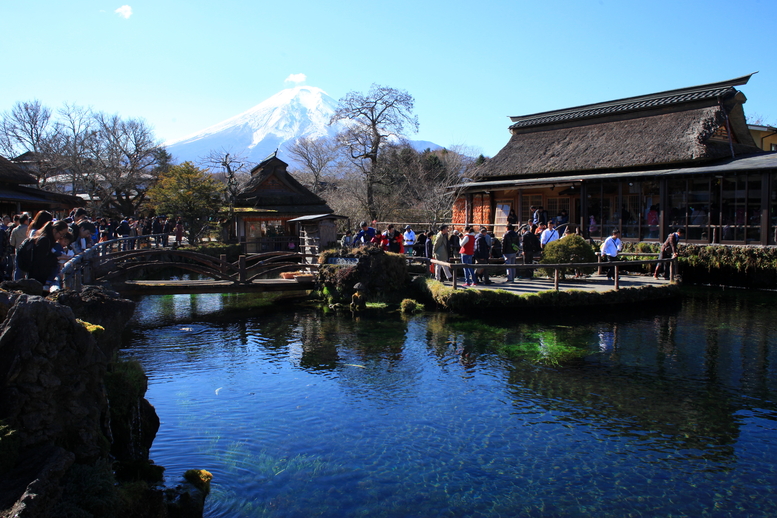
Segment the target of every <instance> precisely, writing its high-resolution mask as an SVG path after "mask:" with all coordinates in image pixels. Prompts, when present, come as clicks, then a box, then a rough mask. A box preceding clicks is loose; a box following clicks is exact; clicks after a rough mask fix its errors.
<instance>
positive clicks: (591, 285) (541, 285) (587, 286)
mask: <svg viewBox="0 0 777 518" xmlns="http://www.w3.org/2000/svg"><path fill="white" fill-rule="evenodd" d="M458 281H459V282H457V288H456V289H460V290H463V289H468V290H505V291H509V292H511V293H515V294H518V295H523V294H527V293H539V292H541V291H553V290H555V289H556V288H555V281H554V279H550V278H547V277H539V276H538V277H535V278H533V279H516V280H515V281H513V282H506V279H505V277H494V278H493V279H492V284H478V285H477V286H473V287H468V288H465V287H464V286H463V285H462V280H461V278H459V279H458ZM443 284H445V285H446V286H452V285H453V282H452V281H446V282H444V283H443ZM669 284H671V282H670V281H667V280H664V278H663V277H660V278H659V279H654V278H653V276H652V275H636V274H621V276H620V279H619V280H618V285H619V286H618V287H619V289H621V290H623V289H629V288H642V287H644V286H653V287H664V286H668V285H669ZM558 290H559V291H570V290H577V291H590V292H605V291H615V290H616V288H615V281H614V280H611V281H610V280H607V275H606V274H593V275H591V276H589V277H583V278H580V279H574V278H569V279H563V280H561V279H560V280H559V281H558Z"/></svg>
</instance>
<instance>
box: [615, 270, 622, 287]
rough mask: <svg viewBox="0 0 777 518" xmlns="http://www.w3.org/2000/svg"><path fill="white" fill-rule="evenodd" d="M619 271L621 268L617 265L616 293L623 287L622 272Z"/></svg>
mask: <svg viewBox="0 0 777 518" xmlns="http://www.w3.org/2000/svg"><path fill="white" fill-rule="evenodd" d="M619 269H620V266H618V265H617V264H616V265H615V291H618V290H619V289H620V287H621V285H620V282H621V276H620V271H619Z"/></svg>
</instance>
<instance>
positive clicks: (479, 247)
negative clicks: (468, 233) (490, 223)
mask: <svg viewBox="0 0 777 518" xmlns="http://www.w3.org/2000/svg"><path fill="white" fill-rule="evenodd" d="M490 253H491V251H490V250H489V249H488V243H487V242H486V238H485V237H484V236H483V234H478V235H477V236H475V253H474V256H475V258H476V259H488V257H489V255H490Z"/></svg>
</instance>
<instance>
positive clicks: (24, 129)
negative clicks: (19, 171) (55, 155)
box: [0, 100, 53, 187]
mask: <svg viewBox="0 0 777 518" xmlns="http://www.w3.org/2000/svg"><path fill="white" fill-rule="evenodd" d="M50 122H51V109H49V108H47V107H46V106H43V105H42V104H41V102H40V101H38V100H34V101H29V102H18V103H16V104H15V105H14V107H13V108H12V109H11V110H10V111H8V112H5V113H3V115H2V119H0V151H2V153H3V154H4V155H6V156H8V158H14V157H16V156H18V155H21V154H23V153H25V152H27V151H31V152H32V153H33V157H32V158H33V160H32V163H30V164H29V165H31V167H30V168H29V172H30V173H31V174H34V175H35V176H37V178H38V184H39V185H40V186H41V187H43V186H45V184H46V179H47V178H48V176H49V175H50V174H52V167H51V165H50V162H49V160H48V157H47V156H46V155H47V151H48V148H49V144H50V141H51V138H52V133H53V129H52V125H51V124H50Z"/></svg>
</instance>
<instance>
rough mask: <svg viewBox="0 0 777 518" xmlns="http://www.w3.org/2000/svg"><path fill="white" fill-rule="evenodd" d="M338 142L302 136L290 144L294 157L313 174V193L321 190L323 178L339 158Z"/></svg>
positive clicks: (306, 170)
mask: <svg viewBox="0 0 777 518" xmlns="http://www.w3.org/2000/svg"><path fill="white" fill-rule="evenodd" d="M338 151H339V150H338V146H337V142H336V141H333V140H332V139H329V138H326V137H321V138H309V137H302V138H299V139H297V140H296V141H294V143H293V144H292V145H291V146H289V148H288V152H289V154H290V155H291V156H292V158H294V159H296V160H297V162H299V163H300V164H302V166H303V171H304V172H305V173H308V174H309V175H310V176H312V178H313V181H312V182H311V183H312V185H311V188H312V191H313V194H319V192H320V191H321V179H322V178H323V177H324V175H325V174H326V172H327V171H328V170H329V168H330V166H331V165H332V164H334V163H335V162H336V161H337V158H338Z"/></svg>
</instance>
